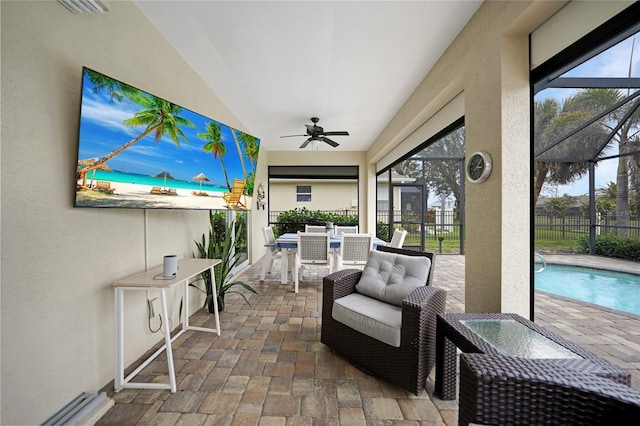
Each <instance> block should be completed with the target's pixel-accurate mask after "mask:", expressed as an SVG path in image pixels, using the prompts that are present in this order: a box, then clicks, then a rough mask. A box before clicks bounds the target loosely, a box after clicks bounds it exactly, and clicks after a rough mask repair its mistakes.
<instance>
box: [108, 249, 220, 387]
mask: <svg viewBox="0 0 640 426" xmlns="http://www.w3.org/2000/svg"><path fill="white" fill-rule="evenodd" d="M221 262H222V261H221V260H220V259H182V260H180V261H179V262H178V272H177V274H176V276H175V278H172V279H166V278H163V276H162V270H163V268H162V266H159V267H157V268H154V269H151V270H149V271H147V272H142V273H139V274H136V275H133V276H131V277H128V278H125V279H123V280H121V281H118V282H115V283H113V286H114V290H115V298H116V377H115V381H114V389H115V391H116V392H118V391H119V390H120V389H123V388H141V389H171V393H175V392H176V372H175V368H174V365H173V351H172V348H171V342H173V341H174V340H175V339H177V338H178V337H180V335H182V334H183V333H184V332H185V331H187V330H196V331H205V332H209V333H217V334H218V336H219V335H220V318H219V316H218V301H217V298H216V294H215V289H216V286H215V274H214V270H213V267H214V266H215V265H217V264H219V263H221ZM207 269H210V270H211V276H212V278H213V280H214V284H213V292H214V294H213V303H214V307H215V309H214V311H215V312H214V317H215V321H216V328H202V327H193V326H190V325H189V297H188V296H189V295H188V292H187V289H188V288H189V280H190V279H191V278H193V277H195V276H197V275H199V274H201V273H202V272H204V271H206V270H207ZM179 284H181V285H182V286H183V296H182V297H183V299H182V300H183V301H184V303H183V309H182V329H181V330H180V332H178V333H177V334H176V335H175V336H174V337H173V338H171V334H170V333H171V330H170V328H169V316H168V315H167V294H166V291H167V289H168V288H170V287H173V286H175V285H179ZM125 290H138V291H140V290H142V291H147V290H159V291H160V303H161V315H162V329H163V332H164V341H165V343H164V345H163V346H162V347H161V348H160V349H158V350H157V351H156V352H154V353H153V355H151V356H150V357H149V358H147V360H146V361H144V362H143V363H142V364H141V365H140V366H139V367H138V368H136V369H135V370H134V371H133V372H131V374H129V375H128V376H127V377H126V378H125V377H124V291H125ZM163 350H166V353H167V365H168V367H169V383H139V382H131V379H132V378H134V377H135V376H136V375H137V374H138V373H139V372H140V371H142V369H143V368H145V367H146V366H147V365H148V364H149V363H150V362H151V361H153V359H154V358H156V357H157V356H158V355H159V354H160V353H162V351H163Z"/></svg>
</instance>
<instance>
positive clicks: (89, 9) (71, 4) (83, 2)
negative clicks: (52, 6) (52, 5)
mask: <svg viewBox="0 0 640 426" xmlns="http://www.w3.org/2000/svg"><path fill="white" fill-rule="evenodd" d="M58 3H60V4H62V5H63V6H64V7H66V8H67V9H69V12H71V13H104V12H106V10H107V8H106V7H104V6H103V5H102V3H100V2H99V1H97V0H58Z"/></svg>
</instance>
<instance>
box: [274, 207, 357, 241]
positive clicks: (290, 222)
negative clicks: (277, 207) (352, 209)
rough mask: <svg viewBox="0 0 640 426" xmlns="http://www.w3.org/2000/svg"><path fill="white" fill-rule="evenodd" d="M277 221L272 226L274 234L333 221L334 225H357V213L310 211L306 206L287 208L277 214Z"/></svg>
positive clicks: (296, 230) (295, 230) (302, 229)
mask: <svg viewBox="0 0 640 426" xmlns="http://www.w3.org/2000/svg"><path fill="white" fill-rule="evenodd" d="M277 221H278V223H277V224H276V225H274V226H273V230H274V232H275V234H276V235H282V234H286V233H288V232H293V233H295V232H298V231H304V225H305V224H308V225H324V224H325V223H327V222H333V224H334V225H351V226H353V225H357V224H358V215H344V214H339V213H331V212H322V211H320V210H316V211H311V210H307V209H306V208H304V207H303V208H302V209H300V210H296V209H294V210H288V211H286V212H282V213H280V214H279V215H278V219H277Z"/></svg>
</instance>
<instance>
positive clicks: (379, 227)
mask: <svg viewBox="0 0 640 426" xmlns="http://www.w3.org/2000/svg"><path fill="white" fill-rule="evenodd" d="M376 237H378V238H380V239H381V240H384V241H387V240H389V224H388V223H384V222H378V223H377V224H376Z"/></svg>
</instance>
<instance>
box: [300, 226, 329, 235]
mask: <svg viewBox="0 0 640 426" xmlns="http://www.w3.org/2000/svg"><path fill="white" fill-rule="evenodd" d="M304 232H322V233H325V232H327V228H326V226H324V225H304Z"/></svg>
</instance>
